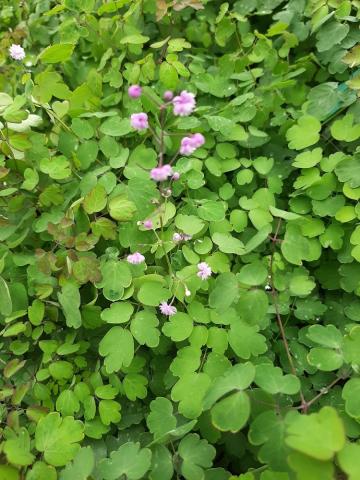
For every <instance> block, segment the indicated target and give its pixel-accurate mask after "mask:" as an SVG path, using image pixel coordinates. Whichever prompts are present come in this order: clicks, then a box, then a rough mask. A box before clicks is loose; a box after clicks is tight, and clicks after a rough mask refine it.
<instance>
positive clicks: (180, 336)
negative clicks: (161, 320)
mask: <svg viewBox="0 0 360 480" xmlns="http://www.w3.org/2000/svg"><path fill="white" fill-rule="evenodd" d="M193 327H194V325H193V321H192V320H191V318H190V316H189V315H187V314H186V313H183V312H178V313H176V314H175V315H173V316H171V317H170V318H169V320H168V321H167V322H166V323H165V324H164V326H163V328H162V331H163V333H164V334H165V335H166V336H167V337H170V338H171V340H172V341H173V342H181V341H183V340H185V339H186V338H188V337H189V336H190V335H191V332H192V330H193Z"/></svg>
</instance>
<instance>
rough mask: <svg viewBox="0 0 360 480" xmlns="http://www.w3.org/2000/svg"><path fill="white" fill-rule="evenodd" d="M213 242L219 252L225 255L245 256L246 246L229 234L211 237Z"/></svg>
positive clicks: (216, 234)
mask: <svg viewBox="0 0 360 480" xmlns="http://www.w3.org/2000/svg"><path fill="white" fill-rule="evenodd" d="M211 238H212V240H213V242H214V243H215V244H216V245H218V247H219V250H220V251H221V252H224V253H235V254H236V255H243V254H244V253H245V249H244V244H243V243H242V242H241V241H240V240H239V239H238V238H235V237H233V236H231V235H230V234H228V233H219V232H216V233H214V234H213V235H212V236H211Z"/></svg>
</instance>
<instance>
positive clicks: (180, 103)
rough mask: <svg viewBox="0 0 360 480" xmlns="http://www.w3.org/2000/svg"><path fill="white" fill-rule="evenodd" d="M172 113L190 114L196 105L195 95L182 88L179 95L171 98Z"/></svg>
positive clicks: (181, 115) (183, 115)
mask: <svg viewBox="0 0 360 480" xmlns="http://www.w3.org/2000/svg"><path fill="white" fill-rule="evenodd" d="M172 103H173V105H174V110H173V112H174V115H178V116H180V117H186V116H187V115H190V114H191V113H192V112H193V110H194V108H195V107H196V101H195V95H194V94H193V93H190V92H187V91H186V90H183V91H182V92H181V93H180V95H178V96H176V97H174V98H173V101H172Z"/></svg>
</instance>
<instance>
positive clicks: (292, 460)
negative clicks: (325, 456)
mask: <svg viewBox="0 0 360 480" xmlns="http://www.w3.org/2000/svg"><path fill="white" fill-rule="evenodd" d="M288 462H289V465H290V467H291V468H292V469H293V470H294V471H295V472H296V474H297V478H298V479H299V480H317V479H318V478H321V480H333V479H334V466H333V464H332V463H331V462H324V461H320V460H316V459H314V458H309V457H308V456H306V455H302V454H301V453H297V452H296V453H295V452H294V453H291V454H290V455H289V460H288Z"/></svg>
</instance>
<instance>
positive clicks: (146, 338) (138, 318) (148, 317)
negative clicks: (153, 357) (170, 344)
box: [130, 310, 160, 348]
mask: <svg viewBox="0 0 360 480" xmlns="http://www.w3.org/2000/svg"><path fill="white" fill-rule="evenodd" d="M158 325H159V320H158V318H157V316H156V315H155V314H154V313H152V312H150V311H147V310H142V311H140V312H138V313H137V314H136V315H135V316H134V318H133V319H132V321H131V325H130V331H131V333H132V335H133V337H134V338H135V340H136V341H137V342H138V343H139V344H140V345H147V346H148V347H150V348H155V347H157V346H158V345H159V341H160V332H159V330H158V329H157V328H156V327H157V326H158Z"/></svg>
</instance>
